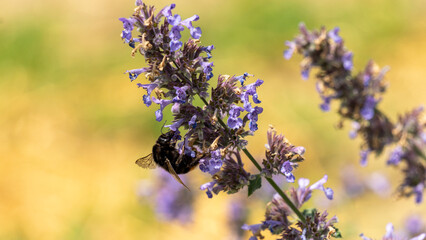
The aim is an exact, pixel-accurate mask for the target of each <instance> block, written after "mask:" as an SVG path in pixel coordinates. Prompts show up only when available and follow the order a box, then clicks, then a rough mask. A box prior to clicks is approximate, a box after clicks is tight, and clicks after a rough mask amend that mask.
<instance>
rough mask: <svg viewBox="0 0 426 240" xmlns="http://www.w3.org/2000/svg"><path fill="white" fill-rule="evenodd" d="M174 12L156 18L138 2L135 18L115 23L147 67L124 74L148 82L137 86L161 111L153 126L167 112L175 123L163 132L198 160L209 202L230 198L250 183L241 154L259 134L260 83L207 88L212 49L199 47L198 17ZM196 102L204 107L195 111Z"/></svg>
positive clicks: (225, 80) (232, 80)
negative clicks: (185, 37) (209, 178)
mask: <svg viewBox="0 0 426 240" xmlns="http://www.w3.org/2000/svg"><path fill="white" fill-rule="evenodd" d="M175 7H176V5H175V4H171V5H168V6H166V7H164V8H163V9H162V10H160V11H159V12H158V13H155V8H154V7H148V6H147V5H145V3H143V2H142V1H140V0H138V1H136V9H135V11H134V13H133V15H132V16H131V17H130V18H120V19H119V20H120V21H121V22H122V23H123V28H124V30H123V31H122V34H121V37H122V39H123V40H124V42H125V43H127V44H129V46H130V47H131V48H132V52H131V55H132V56H135V55H136V54H137V53H140V54H141V55H143V56H144V58H145V62H146V63H147V65H148V66H147V67H143V68H139V69H133V70H128V71H127V72H126V73H128V74H129V78H130V80H131V81H134V80H136V79H137V78H138V77H139V76H140V75H141V74H143V75H144V76H145V78H146V79H147V80H148V83H146V84H145V83H137V86H138V87H141V88H143V89H145V91H146V94H145V95H143V97H142V100H143V102H144V103H145V105H146V106H148V107H149V106H151V105H152V103H153V102H154V103H155V104H157V106H158V107H159V109H158V110H157V111H156V112H155V118H156V120H157V121H159V122H160V121H162V120H163V111H165V110H166V109H167V108H168V107H169V106H171V108H170V110H171V112H172V114H173V118H174V119H173V122H172V123H171V124H170V125H166V126H165V127H167V128H169V129H170V130H171V131H173V132H175V138H176V139H181V142H179V143H178V148H179V149H178V150H179V153H180V154H186V155H188V156H191V157H192V158H197V159H200V170H201V171H203V172H206V173H209V174H211V175H212V177H213V181H212V182H210V183H208V184H205V185H203V186H202V187H201V188H202V189H204V190H206V192H207V194H208V196H209V197H211V196H212V194H211V192H214V193H218V192H220V191H225V192H228V193H234V192H237V191H238V190H240V189H241V188H243V187H244V186H247V185H248V183H249V180H250V173H248V172H246V171H245V170H244V168H243V164H242V161H241V159H240V156H239V150H240V149H242V148H244V147H245V146H246V145H247V141H246V140H245V139H244V138H245V137H246V136H248V135H253V132H255V131H256V130H257V129H258V127H257V121H258V117H259V114H261V113H262V112H263V108H261V107H259V106H257V104H259V103H260V102H261V101H260V100H259V97H258V94H257V88H258V87H259V86H260V85H262V83H263V81H262V80H260V79H259V80H257V81H256V82H254V83H246V80H247V78H248V77H250V76H252V75H250V74H248V73H245V74H243V75H241V76H228V75H220V76H219V78H218V85H217V86H216V87H211V86H210V84H209V80H210V79H211V78H212V77H213V73H212V71H213V62H211V61H210V60H211V58H212V54H211V53H212V50H213V49H214V47H213V45H211V46H202V45H201V42H200V40H199V39H200V37H201V29H200V28H199V27H194V23H195V22H196V21H197V20H198V19H199V17H198V16H197V15H194V16H192V17H190V18H187V19H185V20H182V18H181V16H179V15H178V14H175V15H173V13H172V10H173V9H174V8H175ZM185 29H188V30H189V31H190V38H189V39H188V40H187V41H186V42H183V40H182V36H181V32H182V31H184V30H185ZM209 88H211V98H210V100H208V97H209V96H210V94H209V93H208V90H209ZM153 95H154V96H153ZM196 98H199V99H201V100H202V101H203V102H204V104H205V105H204V106H203V107H200V106H198V105H194V100H195V99H196ZM181 130H184V134H183V133H181Z"/></svg>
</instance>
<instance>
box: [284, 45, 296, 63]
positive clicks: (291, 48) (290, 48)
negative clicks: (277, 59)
mask: <svg viewBox="0 0 426 240" xmlns="http://www.w3.org/2000/svg"><path fill="white" fill-rule="evenodd" d="M285 45H286V46H287V47H288V49H287V50H285V51H284V58H285V59H287V60H289V59H290V58H291V57H292V56H293V53H294V51H295V50H296V43H295V42H293V41H286V42H285Z"/></svg>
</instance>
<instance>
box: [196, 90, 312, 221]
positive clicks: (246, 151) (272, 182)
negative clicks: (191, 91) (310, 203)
mask: <svg viewBox="0 0 426 240" xmlns="http://www.w3.org/2000/svg"><path fill="white" fill-rule="evenodd" d="M200 98H201V100H202V101H203V102H204V104H206V105H208V103H207V101H206V99H204V98H203V97H201V96H200ZM218 121H219V123H220V125H222V127H223V128H224V129H225V130H226V131H227V132H229V129H228V126H226V124H225V123H224V122H223V121H222V119H221V118H220V117H218ZM242 150H243V152H244V153H245V154H246V156H247V157H248V158H249V159H250V161H251V162H252V163H253V164H254V166H256V168H257V169H258V170H259V171H260V172H261V171H262V167H261V166H260V165H259V163H258V162H257V161H256V159H254V157H253V156H252V155H251V154H250V152H249V151H248V150H247V149H246V148H243V149H242ZM265 178H266V181H268V182H269V184H270V185H271V186H272V187H273V188H274V189H275V191H277V193H278V194H279V195H280V196H281V197H282V198H283V199H284V202H286V203H287V205H288V206H289V207H290V208H291V210H293V212H294V213H295V214H296V215H297V216H298V217H299V219H300V221H302V222H303V223H306V219H305V216H303V214H302V213H301V212H300V211H299V209H297V207H296V206H295V205H294V203H293V202H292V201H291V200H290V198H288V197H287V195H286V194H285V193H284V192H283V191H282V190H281V188H280V187H279V186H278V185H277V184H276V183H275V181H274V180H273V179H272V178H270V177H265Z"/></svg>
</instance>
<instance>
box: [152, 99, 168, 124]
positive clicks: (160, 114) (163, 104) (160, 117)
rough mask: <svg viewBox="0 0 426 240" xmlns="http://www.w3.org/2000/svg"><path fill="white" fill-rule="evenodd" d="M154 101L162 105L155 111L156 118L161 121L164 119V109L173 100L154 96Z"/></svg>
mask: <svg viewBox="0 0 426 240" xmlns="http://www.w3.org/2000/svg"><path fill="white" fill-rule="evenodd" d="M152 101H154V102H155V103H156V104H159V105H160V109H158V110H157V111H156V112H155V118H156V120H157V121H158V122H161V120H163V109H164V108H165V107H166V106H167V105H169V104H171V103H172V102H173V101H172V100H166V99H156V98H155V97H152Z"/></svg>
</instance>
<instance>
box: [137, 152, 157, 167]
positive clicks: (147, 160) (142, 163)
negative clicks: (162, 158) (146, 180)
mask: <svg viewBox="0 0 426 240" xmlns="http://www.w3.org/2000/svg"><path fill="white" fill-rule="evenodd" d="M135 163H136V164H137V165H138V166H139V167H141V168H148V169H154V168H156V167H157V165H156V164H155V162H154V159H153V157H152V153H151V154H149V155H148V156H145V157H141V158H139V159H138V160H136V162H135Z"/></svg>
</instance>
